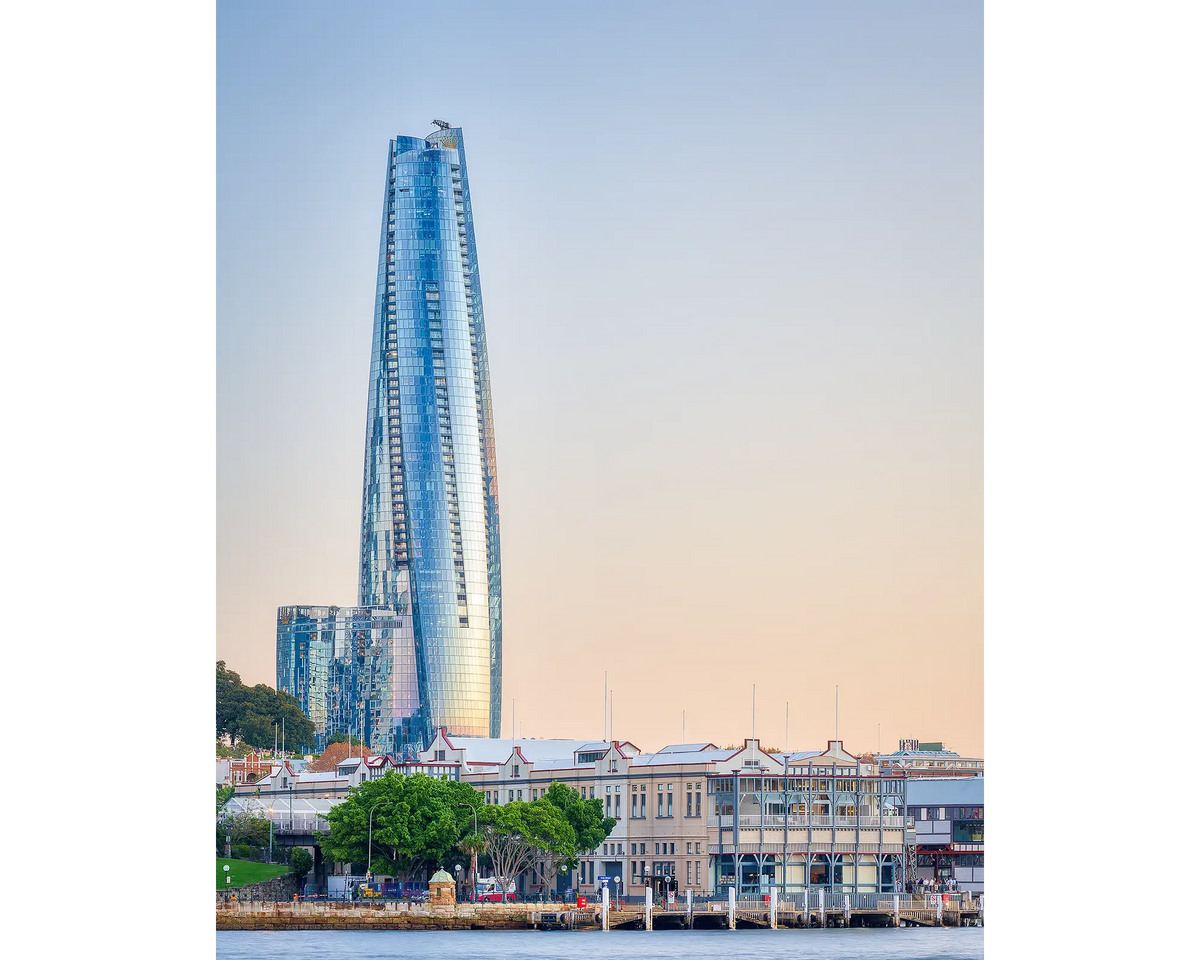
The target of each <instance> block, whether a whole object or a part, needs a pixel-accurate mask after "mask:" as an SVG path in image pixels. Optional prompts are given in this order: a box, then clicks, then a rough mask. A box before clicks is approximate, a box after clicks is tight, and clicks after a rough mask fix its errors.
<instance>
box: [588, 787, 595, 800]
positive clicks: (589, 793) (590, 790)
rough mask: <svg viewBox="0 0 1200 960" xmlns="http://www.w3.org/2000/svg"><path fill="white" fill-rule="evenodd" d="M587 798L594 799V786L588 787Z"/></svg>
mask: <svg viewBox="0 0 1200 960" xmlns="http://www.w3.org/2000/svg"><path fill="white" fill-rule="evenodd" d="M588 799H589V800H595V799H596V788H595V787H588Z"/></svg>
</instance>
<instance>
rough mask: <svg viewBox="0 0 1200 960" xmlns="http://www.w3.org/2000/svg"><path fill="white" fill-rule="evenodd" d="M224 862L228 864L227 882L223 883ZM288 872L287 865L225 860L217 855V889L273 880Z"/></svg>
mask: <svg viewBox="0 0 1200 960" xmlns="http://www.w3.org/2000/svg"><path fill="white" fill-rule="evenodd" d="M225 864H229V877H230V880H229V883H228V884H226V883H225V870H224V867H225ZM287 872H288V868H287V867H281V866H279V864H275V863H255V862H254V861H253V860H226V859H225V858H224V857H217V889H218V890H224V889H226V887H229V888H231V889H232V888H233V887H240V886H242V885H243V884H247V883H258V882H259V881H261V880H273V879H275V878H276V877H282V876H283V875H284V874H285V873H287Z"/></svg>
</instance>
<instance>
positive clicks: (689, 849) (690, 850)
mask: <svg viewBox="0 0 1200 960" xmlns="http://www.w3.org/2000/svg"><path fill="white" fill-rule="evenodd" d="M687 852H688V853H691V852H692V845H691V844H690V843H689V844H688V845H687Z"/></svg>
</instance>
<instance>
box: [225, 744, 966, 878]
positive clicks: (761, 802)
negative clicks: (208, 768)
mask: <svg viewBox="0 0 1200 960" xmlns="http://www.w3.org/2000/svg"><path fill="white" fill-rule="evenodd" d="M389 771H395V772H396V773H399V774H401V775H408V774H412V773H424V774H426V775H429V776H441V777H447V778H450V779H456V780H462V781H464V782H466V783H469V784H471V785H472V786H473V787H474V788H475V789H476V790H478V791H479V792H480V793H481V794H482V795H483V799H484V802H485V803H489V804H504V803H510V802H513V801H522V800H528V801H533V800H537V799H539V798H540V797H542V796H544V795H545V793H546V791H547V790H548V789H549V787H550V785H551V784H552V783H554V782H559V783H562V784H564V785H566V786H568V787H570V788H571V789H573V790H576V791H578V793H579V794H580V796H583V797H585V798H588V799H593V798H594V799H598V800H600V801H601V802H602V804H603V810H604V813H605V815H606V816H610V817H612V818H613V819H614V820H615V821H616V826H615V827H614V829H613V831H612V833H611V834H610V835H609V836H608V838H607V839H606V840H605V841H604V842H603V843H602V844H601V845H600V846H599V847H598V848H597V849H596V850H591V851H587V852H585V853H584V854H583V855H582V856H581V857H580V860H579V865H578V867H577V868H575V869H573V870H571V871H570V872H569V873H566V874H560V875H559V876H558V877H547V876H545V875H544V874H542V873H541V872H540V870H541V867H540V866H539V867H535V868H534V869H533V870H531V871H528V872H527V873H526V874H524V875H523V876H521V877H520V878H517V881H516V882H517V888H518V890H519V891H521V892H526V893H536V892H539V891H543V892H545V891H556V892H560V893H565V892H566V891H567V890H573V891H577V892H581V893H597V892H599V890H600V887H601V879H600V878H602V877H609V878H612V879H611V880H610V884H611V886H612V887H613V888H614V889H615V890H616V891H617V892H618V893H619V894H621V895H623V896H634V897H637V896H640V895H643V894H644V892H645V890H646V889H647V888H648V887H649V888H650V889H651V890H653V891H654V892H655V893H656V894H659V895H661V894H663V893H668V892H675V893H676V894H677V895H680V896H682V895H685V894H686V891H687V890H689V889H690V890H692V891H693V893H694V894H695V895H698V896H705V895H717V896H722V897H724V896H726V895H727V894H728V891H729V889H730V888H732V889H734V890H735V891H736V895H737V896H739V897H757V896H759V895H761V894H765V893H767V892H769V891H770V890H771V889H772V887H774V888H775V889H776V890H778V891H779V893H781V894H797V893H802V892H804V891H805V890H807V891H809V892H812V893H815V892H816V891H817V890H825V891H826V892H828V893H842V892H845V893H891V892H903V891H904V890H905V889H906V884H907V881H908V880H911V879H919V878H920V874H921V873H925V874H928V875H929V876H931V877H932V876H934V875H937V876H939V877H942V878H943V879H944V878H946V877H947V876H955V877H957V878H958V879H959V881H960V884H961V885H962V886H963V889H970V890H973V891H975V890H982V869H981V867H982V799H981V798H982V789H983V781H982V778H960V779H958V780H957V781H954V782H956V783H957V784H960V785H964V784H969V785H971V786H972V787H973V788H974V789H975V790H976V791H977V792H978V797H979V802H978V803H975V802H974V799H973V798H974V796H975V795H974V794H972V798H967V797H965V796H964V797H957V795H956V796H955V797H951V796H950V794H949V793H946V789H945V788H944V787H941V786H939V784H943V783H946V782H947V781H943V780H937V779H933V778H928V779H927V778H922V779H921V780H920V781H919V782H918V781H913V780H911V779H909V778H908V777H907V776H906V775H905V774H903V773H902V772H896V773H889V772H883V771H881V770H880V769H879V768H878V767H877V766H876V765H875V764H873V763H870V762H865V761H863V760H862V759H860V758H857V757H855V756H853V755H852V754H850V753H848V752H847V751H846V750H845V749H844V748H843V746H842V744H841V743H840V742H838V741H830V742H829V743H828V745H827V746H826V748H825V749H824V750H821V751H799V752H791V753H768V752H766V751H764V750H762V749H761V747H760V746H759V742H758V741H757V740H754V739H749V740H746V741H745V742H744V743H743V746H742V747H741V748H739V749H736V750H727V749H720V748H718V747H716V746H715V745H714V744H711V743H690V744H674V745H671V746H666V747H663V748H662V749H661V750H658V751H657V752H655V753H643V752H642V751H641V750H639V748H638V747H637V746H636V745H635V744H633V743H630V742H629V741H627V740H625V741H621V740H618V741H612V742H605V741H583V740H539V739H518V740H511V739H510V740H501V739H491V738H474V737H455V736H452V735H451V734H449V733H448V732H447V731H446V730H445V729H439V730H438V732H437V733H436V734H435V735H434V737H433V739H432V740H431V741H430V745H429V747H428V748H426V749H424V750H421V751H419V752H418V753H417V754H416V755H415V756H412V757H409V758H407V759H401V758H399V757H395V756H386V755H371V754H369V753H368V755H367V756H365V757H355V756H351V757H347V758H345V759H344V760H343V761H341V762H339V764H338V766H337V770H336V771H331V772H329V773H313V772H308V771H295V770H293V769H292V768H291V767H290V766H288V765H284V764H281V765H277V766H276V767H274V768H273V769H272V771H271V773H270V775H269V776H264V777H263V778H262V779H261V780H260V781H259V782H258V783H254V784H243V785H241V786H239V787H238V788H237V792H236V794H235V796H234V798H233V799H232V800H231V801H230V806H229V809H230V810H241V809H255V810H258V811H259V812H262V811H264V810H265V811H269V815H270V816H271V817H272V818H273V819H275V820H276V824H277V825H276V830H277V832H278V831H280V830H292V831H295V832H300V831H304V832H311V833H313V834H316V833H319V832H321V830H322V829H323V827H322V824H321V820H322V818H323V817H324V816H325V815H326V814H328V812H329V809H330V807H332V806H333V805H334V804H336V803H339V802H341V801H342V800H344V799H345V797H346V795H347V793H348V791H349V790H350V789H352V788H353V787H356V786H358V785H360V784H361V783H363V782H366V780H368V779H372V778H375V777H379V776H384V775H386V774H387V773H388V772H389ZM919 791H926V792H925V793H921V792H919ZM928 791H934V793H929V792H928ZM937 791H941V792H937ZM951 800H956V801H958V802H955V803H954V804H953V810H951ZM935 801H937V803H938V806H934V803H935ZM914 802H915V803H916V805H915V806H914V805H913V804H914ZM968 802H969V805H968ZM943 804H944V805H945V806H946V811H945V812H944V813H943V812H941V809H940V808H941V805H943ZM923 811H924V812H923ZM962 811H965V814H969V815H972V816H973V815H974V814H975V813H979V814H980V819H979V822H978V824H977V825H976V824H974V822H973V821H971V820H970V817H969V816H966V815H964V816H963V817H958V813H959V812H962ZM926 817H928V820H926V819H925V818H926ZM943 817H945V819H943ZM943 823H944V824H945V826H942V824H943ZM923 824H927V825H928V826H923ZM956 830H957V831H958V834H955V831H956ZM956 836H958V837H959V838H958V839H957V840H956V839H955V837H956ZM976 837H978V839H979V845H980V849H978V850H975V849H968V848H967V846H964V844H971V843H974V842H975V839H974V838H976ZM917 844H919V845H920V846H917ZM956 844H957V845H956ZM906 850H908V851H909V854H910V855H909V856H908V857H906ZM913 852H916V853H918V854H919V859H917V860H916V861H915V862H916V863H917V864H919V866H918V867H917V868H915V869H916V871H917V872H916V873H913V868H910V866H909V864H910V862H912V861H913V857H912V856H911V854H912V853H913ZM972 858H978V860H979V861H980V867H979V869H978V872H977V873H976V872H975V871H976V869H977V868H976V867H975V866H974V859H972ZM968 869H969V870H971V871H972V872H971V873H970V874H968V873H966V872H965V871H966V870H968ZM947 870H953V871H955V872H953V873H950V874H947Z"/></svg>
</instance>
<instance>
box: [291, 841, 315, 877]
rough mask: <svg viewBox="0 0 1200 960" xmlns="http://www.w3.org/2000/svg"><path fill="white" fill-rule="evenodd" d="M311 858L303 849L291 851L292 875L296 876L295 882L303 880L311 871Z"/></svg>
mask: <svg viewBox="0 0 1200 960" xmlns="http://www.w3.org/2000/svg"><path fill="white" fill-rule="evenodd" d="M312 865H313V856H312V854H311V853H309V852H308V851H307V850H305V849H304V848H303V847H296V848H295V849H294V850H292V873H294V874H295V875H296V879H297V880H303V879H304V877H305V876H307V874H308V871H309V870H311V869H312Z"/></svg>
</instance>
